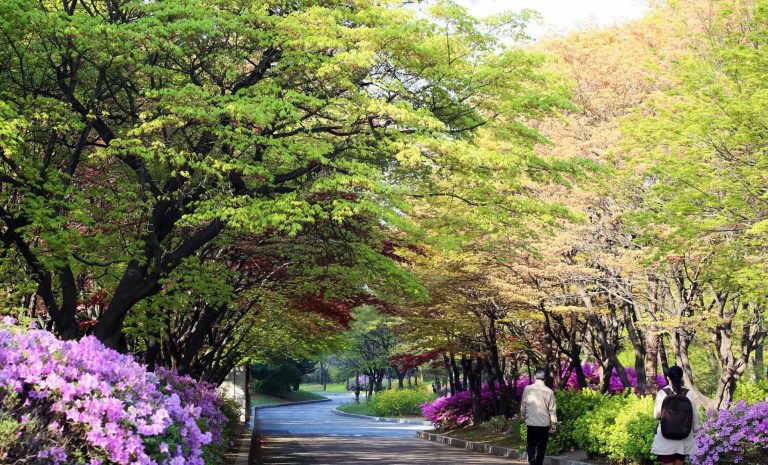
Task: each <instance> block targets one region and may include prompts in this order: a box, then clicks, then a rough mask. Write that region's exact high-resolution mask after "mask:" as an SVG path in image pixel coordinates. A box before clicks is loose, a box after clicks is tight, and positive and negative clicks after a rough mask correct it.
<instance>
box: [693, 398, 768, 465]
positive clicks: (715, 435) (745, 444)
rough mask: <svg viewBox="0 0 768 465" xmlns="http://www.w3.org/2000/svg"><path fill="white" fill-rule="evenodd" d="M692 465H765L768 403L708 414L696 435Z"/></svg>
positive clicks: (767, 440) (767, 456) (767, 460)
mask: <svg viewBox="0 0 768 465" xmlns="http://www.w3.org/2000/svg"><path fill="white" fill-rule="evenodd" d="M696 444H697V445H698V452H697V453H696V454H694V455H693V456H691V462H692V463H693V464H694V465H728V464H732V463H744V464H764V463H768V402H758V403H756V404H754V405H751V406H750V405H747V403H746V402H744V401H741V402H738V403H736V404H735V405H734V406H733V407H732V408H731V409H730V410H721V411H713V412H710V413H709V415H708V417H707V420H706V421H705V422H704V424H703V425H702V426H701V428H699V431H698V432H697V433H696Z"/></svg>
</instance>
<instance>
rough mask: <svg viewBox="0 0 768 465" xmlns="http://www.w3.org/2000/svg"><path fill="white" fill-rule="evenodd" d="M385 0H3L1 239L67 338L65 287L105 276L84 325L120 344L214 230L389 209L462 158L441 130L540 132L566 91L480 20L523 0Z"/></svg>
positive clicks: (71, 319)
mask: <svg viewBox="0 0 768 465" xmlns="http://www.w3.org/2000/svg"><path fill="white" fill-rule="evenodd" d="M393 6H394V4H389V3H387V2H373V1H368V0H362V1H356V2H346V1H309V0H308V1H298V2H283V1H262V0H239V1H230V0H194V1H191V2H190V1H187V0H184V1H182V0H165V1H136V0H122V1H112V0H110V1H104V0H93V1H85V2H77V1H63V2H38V1H34V0H21V1H19V2H13V3H5V4H3V5H0V18H2V19H0V36H1V37H2V38H1V39H0V58H2V60H3V62H4V63H5V66H3V67H2V69H1V70H0V87H1V88H2V91H1V92H0V115H2V118H1V121H2V123H0V180H2V189H1V190H0V224H1V225H2V229H1V230H0V241H1V242H2V244H3V247H4V248H5V249H7V250H11V249H12V250H13V251H14V252H13V253H15V254H18V257H20V258H22V259H23V260H24V263H25V269H26V270H27V271H28V273H29V274H30V276H32V277H33V279H34V281H35V283H36V290H35V293H36V295H37V296H39V297H40V299H41V301H42V302H43V305H44V307H45V309H46V311H47V313H48V315H49V317H50V319H51V320H52V321H53V323H54V326H55V328H56V330H57V332H58V333H59V334H60V335H61V336H63V337H65V338H72V337H76V336H78V335H79V334H82V332H81V331H80V329H81V328H80V327H79V325H80V323H82V322H83V321H82V320H83V315H81V314H79V313H78V312H79V310H78V305H79V304H80V303H81V300H82V299H83V298H84V297H85V296H86V294H87V290H86V287H87V286H90V287H91V288H100V289H103V290H105V292H106V296H105V297H104V299H103V302H102V306H101V307H100V309H99V311H98V312H96V315H95V319H94V321H95V326H94V327H93V333H94V334H95V335H96V336H97V337H98V338H99V339H101V340H102V341H103V342H105V343H106V344H107V345H108V346H110V347H121V346H124V345H125V340H124V336H123V332H122V330H123V326H124V323H125V321H126V317H127V316H128V315H129V313H130V311H131V310H132V309H133V308H134V307H135V306H136V305H137V304H138V303H140V302H142V301H144V300H146V299H147V298H149V297H152V296H155V295H157V294H158V293H159V292H161V290H162V289H163V283H165V282H167V281H166V280H167V279H168V277H169V276H170V275H171V274H172V273H173V272H174V271H175V270H177V269H179V267H180V266H182V265H183V264H184V263H185V260H186V259H187V258H189V257H191V256H194V255H195V254H197V253H198V252H199V251H200V250H201V249H202V248H203V247H205V246H206V245H207V244H210V243H211V242H212V241H214V240H215V239H216V238H217V237H218V236H219V235H220V234H221V233H222V232H223V231H225V230H228V231H230V232H231V233H233V234H235V235H237V234H241V233H246V234H251V235H262V234H286V235H288V236H289V237H290V236H291V235H294V234H297V233H298V232H299V231H300V230H301V229H302V228H304V227H306V226H307V225H308V224H311V223H312V222H314V221H318V220H329V221H342V220H344V219H345V218H349V217H351V216H354V215H358V214H361V213H368V214H370V215H371V217H373V218H377V221H386V222H388V223H389V224H398V223H402V217H401V216H400V215H399V214H398V213H397V212H398V211H404V210H406V209H407V206H406V205H405V204H404V203H403V193H404V191H410V190H412V189H413V188H414V186H417V185H419V183H420V182H421V180H424V179H430V175H431V174H432V173H436V172H442V171H451V170H454V171H455V170H459V171H460V170H462V169H464V168H467V167H471V166H473V164H474V155H475V154H476V153H477V152H476V151H473V150H466V151H464V150H463V149H466V148H471V144H470V145H468V144H467V142H462V143H460V144H459V145H456V144H457V141H465V140H466V139H467V137H468V136H470V135H471V134H472V131H473V130H474V129H475V128H477V127H479V126H481V125H483V124H485V123H486V122H487V121H489V120H490V119H494V120H496V121H499V122H503V123H504V125H498V126H497V127H498V128H499V129H497V130H498V131H499V133H500V134H503V135H504V136H506V137H509V139H510V140H511V141H515V140H516V141H527V142H528V144H529V145H530V143H532V141H535V140H537V139H538V138H537V136H536V134H535V133H532V132H531V131H530V130H529V129H528V128H527V126H526V125H525V122H526V121H527V120H528V119H529V118H531V117H535V116H537V115H538V114H542V113H546V112H548V111H550V110H551V109H552V107H553V106H556V105H557V104H558V103H559V102H560V101H559V100H558V99H557V98H552V97H550V95H549V94H548V93H547V86H546V79H544V76H541V75H539V74H537V72H536V68H537V66H538V65H539V64H540V60H539V59H538V58H536V57H534V56H532V55H529V54H526V53H524V52H521V51H519V50H507V51H504V50H502V47H500V45H499V42H498V37H497V36H495V35H494V34H492V33H491V32H490V31H492V30H495V29H498V28H499V27H500V26H505V27H508V28H509V29H511V30H513V31H516V32H515V33H517V31H519V26H520V25H521V24H522V23H524V21H525V18H526V17H527V16H528V15H527V14H524V15H522V16H514V15H507V16H506V17H505V18H504V20H503V21H502V22H499V21H496V22H493V23H482V22H480V21H478V20H475V19H474V18H471V17H470V16H469V15H468V14H467V13H466V11H465V10H463V9H462V8H460V7H458V6H456V5H455V4H453V3H449V2H443V3H439V4H438V5H437V6H436V7H435V8H433V9H431V10H430V15H431V16H430V18H424V19H419V18H417V17H416V16H415V14H414V13H412V12H409V11H408V10H404V9H397V8H393ZM501 128H503V129H501ZM320 203H325V204H327V205H330V207H331V208H330V209H328V208H323V207H320V206H319V204H320ZM86 283H87V284H86ZM94 283H95V284H94Z"/></svg>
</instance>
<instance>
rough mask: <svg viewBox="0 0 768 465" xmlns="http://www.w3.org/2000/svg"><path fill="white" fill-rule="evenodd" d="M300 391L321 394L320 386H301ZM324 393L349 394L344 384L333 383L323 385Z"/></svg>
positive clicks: (321, 386) (321, 387)
mask: <svg viewBox="0 0 768 465" xmlns="http://www.w3.org/2000/svg"><path fill="white" fill-rule="evenodd" d="M301 389H302V390H303V391H312V392H322V391H323V385H322V384H302V385H301ZM325 392H349V391H347V387H346V386H345V385H344V383H333V384H326V385H325Z"/></svg>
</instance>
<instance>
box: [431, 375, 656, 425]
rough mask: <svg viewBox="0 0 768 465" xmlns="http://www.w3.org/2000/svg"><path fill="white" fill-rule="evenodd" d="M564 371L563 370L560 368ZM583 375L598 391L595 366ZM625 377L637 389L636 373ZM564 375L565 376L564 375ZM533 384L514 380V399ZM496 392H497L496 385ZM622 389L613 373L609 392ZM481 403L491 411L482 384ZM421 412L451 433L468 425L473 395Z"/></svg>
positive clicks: (572, 384) (440, 401) (573, 386)
mask: <svg viewBox="0 0 768 465" xmlns="http://www.w3.org/2000/svg"><path fill="white" fill-rule="evenodd" d="M563 368H566V367H563ZM582 370H583V371H584V376H585V377H586V378H587V387H588V388H589V389H593V390H599V389H600V371H599V367H598V365H597V364H596V363H587V364H584V365H582ZM626 372H627V378H629V381H630V383H631V384H632V387H633V388H635V389H637V374H636V373H635V370H634V369H633V368H629V367H628V368H626ZM563 374H565V373H563ZM657 381H658V383H659V386H662V387H663V386H666V384H667V383H666V380H665V379H664V377H663V376H659V377H658V378H657ZM531 382H533V381H532V380H529V378H527V377H524V378H521V379H518V380H517V381H516V386H515V391H514V392H515V394H516V400H520V397H521V396H522V394H523V389H524V388H525V386H526V385H528V384H530V383H531ZM496 387H497V389H496V392H497V393H498V392H499V389H498V383H497V384H496ZM577 389H578V382H577V380H576V373H571V375H570V377H569V378H568V381H567V382H566V383H565V390H567V391H570V390H577ZM624 390H625V388H624V385H623V384H622V382H621V379H620V378H619V375H618V373H617V372H616V371H615V370H614V371H613V372H612V373H611V377H610V380H609V391H610V393H611V394H618V393H622V392H624ZM480 394H481V399H480V404H481V405H482V406H483V408H484V410H486V411H490V410H491V409H492V408H493V394H492V393H491V389H490V386H489V385H488V384H485V385H483V387H482V389H481V391H480ZM421 411H422V414H423V415H424V417H425V418H427V419H428V420H429V421H431V422H432V424H433V425H434V426H435V428H437V429H439V430H450V429H455V428H460V427H463V426H467V425H469V423H470V421H471V419H472V396H471V394H470V392H469V391H462V392H458V393H456V394H455V395H453V396H445V397H439V398H437V399H436V400H434V401H433V402H427V403H424V404H422V405H421Z"/></svg>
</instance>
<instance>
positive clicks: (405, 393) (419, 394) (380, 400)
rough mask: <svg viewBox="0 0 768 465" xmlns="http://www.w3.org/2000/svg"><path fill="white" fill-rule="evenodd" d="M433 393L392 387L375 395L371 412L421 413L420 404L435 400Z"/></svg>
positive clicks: (414, 414) (388, 415)
mask: <svg viewBox="0 0 768 465" xmlns="http://www.w3.org/2000/svg"><path fill="white" fill-rule="evenodd" d="M434 398H435V396H434V395H433V394H428V393H426V392H424V391H422V390H416V389H399V390H398V389H390V390H388V391H382V392H380V393H378V394H376V395H374V396H373V398H372V399H371V401H370V409H371V413H373V414H374V415H375V416H379V417H401V416H416V415H421V409H420V408H419V405H421V404H423V403H424V402H429V401H431V400H434Z"/></svg>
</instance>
